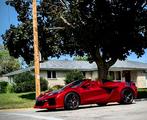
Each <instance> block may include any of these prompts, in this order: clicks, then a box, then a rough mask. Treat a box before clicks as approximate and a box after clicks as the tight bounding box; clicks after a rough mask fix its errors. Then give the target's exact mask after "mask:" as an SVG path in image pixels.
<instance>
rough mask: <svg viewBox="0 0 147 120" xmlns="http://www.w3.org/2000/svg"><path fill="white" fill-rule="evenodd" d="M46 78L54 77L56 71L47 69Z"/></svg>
mask: <svg viewBox="0 0 147 120" xmlns="http://www.w3.org/2000/svg"><path fill="white" fill-rule="evenodd" d="M47 78H56V71H47Z"/></svg>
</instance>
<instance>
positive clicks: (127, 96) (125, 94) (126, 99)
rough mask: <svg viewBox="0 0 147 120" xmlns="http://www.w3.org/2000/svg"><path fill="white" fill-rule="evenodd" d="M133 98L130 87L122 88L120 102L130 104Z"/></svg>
mask: <svg viewBox="0 0 147 120" xmlns="http://www.w3.org/2000/svg"><path fill="white" fill-rule="evenodd" d="M133 100H134V94H133V91H132V90H130V89H124V90H123V91H122V94H121V103H122V104H131V103H132V102H133Z"/></svg>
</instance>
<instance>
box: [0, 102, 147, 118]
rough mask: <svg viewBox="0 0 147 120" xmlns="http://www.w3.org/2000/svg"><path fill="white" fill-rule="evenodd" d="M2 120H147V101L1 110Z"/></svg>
mask: <svg viewBox="0 0 147 120" xmlns="http://www.w3.org/2000/svg"><path fill="white" fill-rule="evenodd" d="M0 120H147V101H136V102H135V103H133V104H130V105H119V104H117V103H113V104H108V105H107V106H104V107H99V106H97V105H86V106H80V108H79V109H78V110H69V111H67V110H54V111H47V110H36V109H19V110H1V111H0Z"/></svg>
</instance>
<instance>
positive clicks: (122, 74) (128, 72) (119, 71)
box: [4, 60, 147, 88]
mask: <svg viewBox="0 0 147 120" xmlns="http://www.w3.org/2000/svg"><path fill="white" fill-rule="evenodd" d="M71 70H79V71H81V72H83V74H84V76H85V78H88V79H92V80H95V79H97V78H98V74H97V66H96V64H95V63H92V64H90V63H89V62H88V61H68V60H65V61H63V60H50V61H47V62H44V63H41V64H40V76H41V77H43V78H45V79H47V80H48V82H49V86H54V85H59V84H61V85H64V79H65V76H66V73H67V72H69V71H71ZM25 71H30V72H32V74H34V67H29V68H27V69H22V70H18V71H15V72H11V73H8V74H5V75H4V76H5V77H9V80H10V81H11V80H12V78H13V76H14V75H16V74H19V73H22V72H25ZM109 77H110V78H111V79H113V80H117V81H128V82H129V81H134V82H135V83H136V85H137V87H138V88H147V64H146V63H141V62H134V61H117V62H116V63H115V64H114V65H113V66H111V68H110V69H109Z"/></svg>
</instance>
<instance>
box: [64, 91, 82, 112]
mask: <svg viewBox="0 0 147 120" xmlns="http://www.w3.org/2000/svg"><path fill="white" fill-rule="evenodd" d="M79 104H80V98H79V95H78V94H77V93H74V92H71V93H68V94H67V95H66V96H65V99H64V108H65V109H67V110H74V109H77V108H78V107H79Z"/></svg>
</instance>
